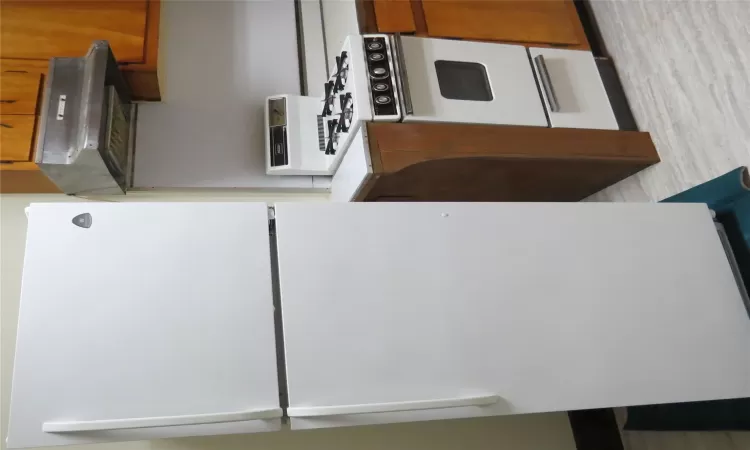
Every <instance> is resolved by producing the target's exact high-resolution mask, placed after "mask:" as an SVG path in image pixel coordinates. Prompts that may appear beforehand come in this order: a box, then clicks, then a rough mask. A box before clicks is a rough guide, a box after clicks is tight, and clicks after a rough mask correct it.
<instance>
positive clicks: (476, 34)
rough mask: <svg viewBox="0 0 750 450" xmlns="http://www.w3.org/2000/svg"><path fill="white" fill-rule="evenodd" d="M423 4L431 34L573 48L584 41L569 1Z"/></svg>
mask: <svg viewBox="0 0 750 450" xmlns="http://www.w3.org/2000/svg"><path fill="white" fill-rule="evenodd" d="M568 3H570V5H568ZM422 6H423V9H424V15H425V19H426V21H427V29H428V34H429V35H430V36H434V37H452V38H463V39H479V40H492V41H505V42H508V41H512V42H525V43H536V42H538V43H548V44H559V45H561V46H574V47H575V46H580V45H582V44H585V42H586V41H585V37H584V38H583V41H582V36H583V34H582V31H580V30H582V28H581V24H580V21H578V19H577V15H576V16H575V17H572V16H571V9H570V6H572V1H571V0H546V1H505V0H501V1H474V0H422ZM572 9H573V10H575V6H573V8H572Z"/></svg>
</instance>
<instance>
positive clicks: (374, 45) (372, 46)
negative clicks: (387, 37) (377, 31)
mask: <svg viewBox="0 0 750 450" xmlns="http://www.w3.org/2000/svg"><path fill="white" fill-rule="evenodd" d="M381 48H383V44H381V43H380V42H370V43H369V44H367V50H380V49H381Z"/></svg>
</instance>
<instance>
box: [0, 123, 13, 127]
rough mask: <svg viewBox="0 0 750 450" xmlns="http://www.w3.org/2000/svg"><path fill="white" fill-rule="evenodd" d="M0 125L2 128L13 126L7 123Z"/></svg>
mask: <svg viewBox="0 0 750 450" xmlns="http://www.w3.org/2000/svg"><path fill="white" fill-rule="evenodd" d="M0 127H3V128H13V125H11V124H9V123H0Z"/></svg>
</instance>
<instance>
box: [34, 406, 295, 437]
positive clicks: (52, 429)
mask: <svg viewBox="0 0 750 450" xmlns="http://www.w3.org/2000/svg"><path fill="white" fill-rule="evenodd" d="M282 415H283V411H282V410H281V408H268V409H255V410H249V411H239V412H230V413H218V414H195V415H189V416H163V417H140V418H136V419H111V420H88V421H74V422H44V423H43V424H42V431H43V432H45V433H74V432H78V431H102V430H126V429H128V428H155V427H174V426H180V425H201V424H206V423H223V422H242V421H245V420H260V419H276V418H279V417H281V416H282Z"/></svg>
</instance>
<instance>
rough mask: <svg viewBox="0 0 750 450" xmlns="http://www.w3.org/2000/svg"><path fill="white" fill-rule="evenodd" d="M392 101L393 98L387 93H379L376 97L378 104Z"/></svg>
mask: <svg viewBox="0 0 750 450" xmlns="http://www.w3.org/2000/svg"><path fill="white" fill-rule="evenodd" d="M390 102H391V98H390V97H388V96H387V95H378V96H377V97H375V103H377V104H378V105H387V104H389V103H390Z"/></svg>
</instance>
